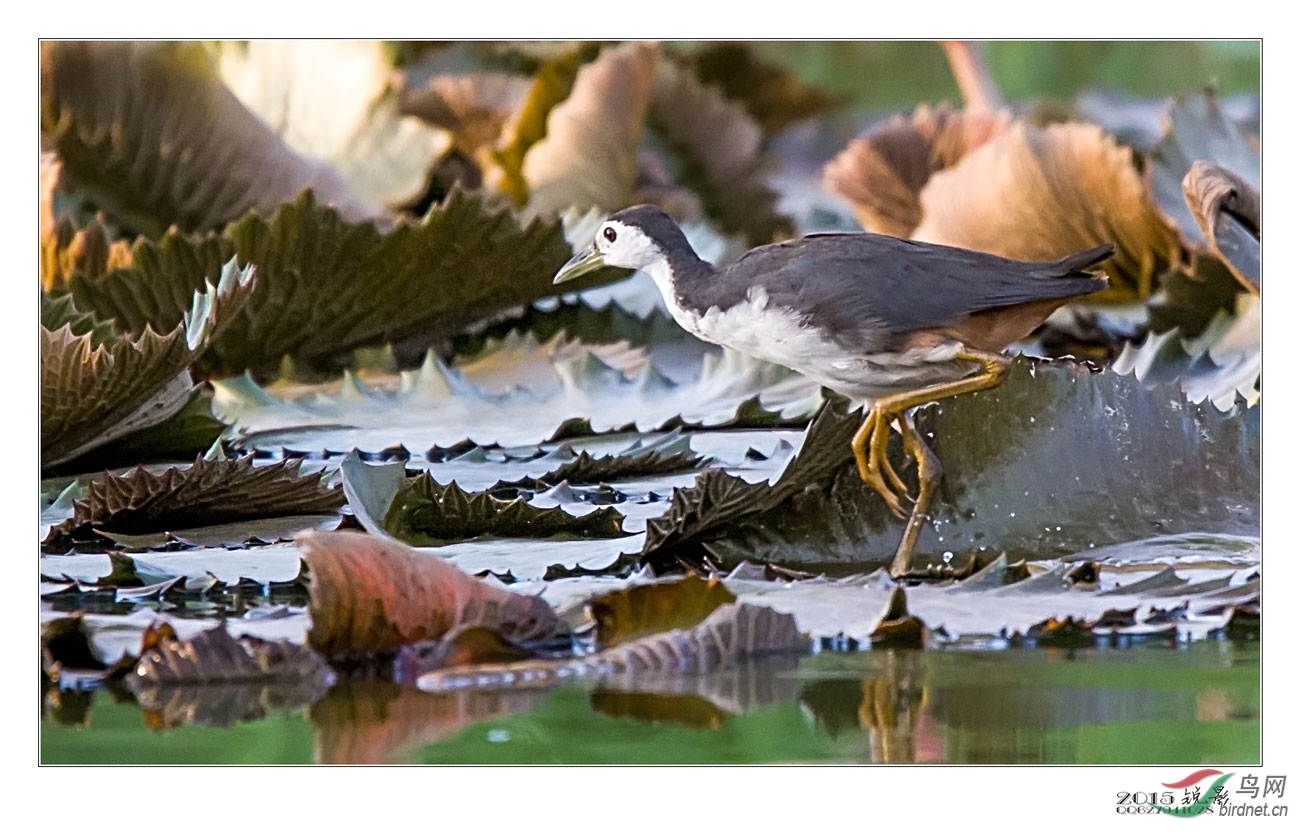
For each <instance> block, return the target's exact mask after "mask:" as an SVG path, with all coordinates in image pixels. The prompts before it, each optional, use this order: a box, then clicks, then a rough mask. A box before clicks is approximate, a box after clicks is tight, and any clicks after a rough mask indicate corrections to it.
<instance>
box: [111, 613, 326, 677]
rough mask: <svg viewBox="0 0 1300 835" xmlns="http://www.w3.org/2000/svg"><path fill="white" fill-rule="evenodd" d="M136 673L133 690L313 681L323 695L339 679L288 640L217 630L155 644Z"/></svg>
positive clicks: (314, 656)
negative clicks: (237, 638)
mask: <svg viewBox="0 0 1300 835" xmlns="http://www.w3.org/2000/svg"><path fill="white" fill-rule="evenodd" d="M149 643H152V646H151V647H149V648H147V649H145V650H143V651H142V652H141V653H140V658H139V660H138V661H137V662H136V664H135V667H134V670H133V671H132V676H131V683H132V686H133V687H134V688H141V689H143V688H147V687H149V686H151V685H152V686H158V685H178V684H243V683H252V682H257V683H262V682H267V681H272V680H275V679H286V680H289V681H293V682H311V683H314V684H315V687H316V689H317V692H323V691H324V690H325V688H326V687H328V686H329V685H330V684H331V683H333V680H334V673H333V671H332V670H331V669H330V667H329V665H328V664H326V663H325V659H323V658H321V657H320V656H319V655H317V654H316V653H315V652H313V651H312V650H311V649H310V648H308V647H305V646H303V645H302V644H295V643H291V642H289V641H263V640H261V639H259V638H252V637H245V638H241V639H239V640H236V639H235V638H233V637H231V635H230V633H229V632H227V631H226V627H225V626H224V625H221V624H219V625H217V626H214V627H213V628H211V629H208V630H206V631H204V632H200V633H199V634H198V635H195V636H194V637H193V638H191V639H189V640H187V641H182V640H178V639H177V638H176V637H175V634H174V633H173V635H172V637H170V638H162V639H161V640H154V641H152V642H149Z"/></svg>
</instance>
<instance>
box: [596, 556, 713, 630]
mask: <svg viewBox="0 0 1300 835" xmlns="http://www.w3.org/2000/svg"><path fill="white" fill-rule="evenodd" d="M735 601H736V596H735V595H734V594H732V593H731V592H730V591H728V590H727V587H726V586H724V585H723V584H722V581H721V580H718V579H717V578H710V579H708V580H704V579H702V578H701V577H700V576H699V575H697V574H693V573H692V574H688V575H687V576H686V577H685V578H683V579H681V580H673V581H669V582H662V583H649V584H647V585H642V586H632V587H631V588H627V589H620V590H619V591H613V592H609V593H608V594H603V595H601V596H600V597H597V598H595V599H594V600H591V601H589V602H588V603H587V609H588V611H589V612H590V613H591V616H592V618H593V619H594V620H595V621H596V645H597V646H599V647H601V648H607V647H612V646H616V645H618V644H624V643H627V642H629V641H633V640H635V639H637V638H642V637H645V636H647V635H654V634H656V633H659V632H667V631H669V630H672V629H689V628H691V627H693V626H695V625H696V624H698V623H700V622H701V621H702V620H704V619H705V618H706V617H708V616H709V615H710V614H711V613H712V612H713V610H714V609H717V608H718V607H719V606H722V605H724V604H726V603H734V602H735Z"/></svg>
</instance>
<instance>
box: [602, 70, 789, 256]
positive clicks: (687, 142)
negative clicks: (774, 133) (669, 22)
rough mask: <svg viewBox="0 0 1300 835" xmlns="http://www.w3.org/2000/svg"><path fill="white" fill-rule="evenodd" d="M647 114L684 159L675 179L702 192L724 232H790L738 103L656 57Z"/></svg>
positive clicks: (755, 129)
mask: <svg viewBox="0 0 1300 835" xmlns="http://www.w3.org/2000/svg"><path fill="white" fill-rule="evenodd" d="M650 116H651V123H652V125H653V126H654V128H655V129H656V131H657V132H658V133H659V134H660V135H662V136H663V138H664V139H665V140H667V142H668V145H669V146H670V147H671V148H672V149H673V150H674V151H675V152H676V154H677V155H678V156H679V157H680V158H681V160H682V162H683V172H682V175H681V176H680V177H679V178H678V179H679V181H680V182H681V183H682V184H683V185H686V186H689V187H690V188H692V189H694V191H695V192H697V193H698V194H699V195H700V198H701V199H702V201H703V204H704V209H705V212H706V213H707V214H708V215H709V216H710V217H713V218H716V219H717V220H718V223H719V224H720V226H721V227H722V230H723V231H724V232H728V233H743V234H744V235H745V236H746V237H747V238H748V239H749V240H750V241H751V242H753V243H756V244H765V243H771V242H772V241H773V240H776V239H779V238H781V237H785V236H788V235H789V234H790V232H791V231H792V230H791V226H790V223H789V221H788V220H787V219H786V218H783V217H781V216H780V215H778V214H777V212H776V194H775V193H774V192H773V191H772V190H771V189H769V188H768V187H767V183H766V181H765V179H764V175H765V174H766V173H767V169H768V167H769V163H770V160H768V159H767V157H765V156H764V155H763V153H762V143H763V131H762V129H761V128H760V127H759V126H758V123H757V122H755V121H754V120H753V119H752V118H751V117H750V116H749V114H748V113H746V112H745V108H744V107H743V106H742V105H741V104H740V103H738V102H735V101H731V100H729V99H727V98H726V97H724V96H723V95H722V93H721V92H720V91H719V90H717V89H716V88H713V87H707V86H705V85H704V84H702V83H701V82H700V81H699V80H697V79H696V78H695V77H694V76H693V75H692V74H691V72H690V71H689V70H688V69H686V68H684V67H681V66H678V65H677V64H674V63H672V62H671V61H660V62H659V65H658V67H657V68H656V69H655V80H654V92H653V101H652V103H651V113H650ZM596 205H605V204H600V203H596ZM679 219H680V218H679Z"/></svg>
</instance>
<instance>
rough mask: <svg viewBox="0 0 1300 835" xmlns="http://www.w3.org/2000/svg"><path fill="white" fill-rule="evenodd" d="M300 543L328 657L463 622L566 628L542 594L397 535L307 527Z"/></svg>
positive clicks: (314, 636)
mask: <svg viewBox="0 0 1300 835" xmlns="http://www.w3.org/2000/svg"><path fill="white" fill-rule="evenodd" d="M295 542H297V543H298V544H299V545H301V546H302V557H303V561H304V562H305V563H306V564H307V568H308V570H309V571H310V572H311V585H310V590H311V606H310V611H311V620H312V625H311V631H310V632H309V633H308V635H307V639H308V642H309V643H310V644H311V646H312V647H314V648H315V649H316V650H317V651H318V652H320V653H322V654H323V655H325V656H326V657H328V658H340V657H342V658H348V657H360V656H375V655H381V654H385V653H392V652H394V651H396V650H397V649H398V648H399V647H401V646H403V645H406V644H412V643H415V642H417V641H430V640H436V639H438V638H440V637H442V636H443V635H444V634H446V633H447V632H449V631H450V630H452V629H453V628H455V627H458V626H467V625H472V626H485V627H489V628H492V629H496V630H498V631H499V632H500V633H501V634H502V635H503V636H505V637H506V638H507V639H509V640H512V641H527V640H533V639H539V638H544V637H548V636H552V635H556V634H559V633H560V632H562V623H561V621H560V620H559V618H558V617H556V615H555V612H554V611H553V610H552V609H551V607H550V605H549V604H548V603H547V602H546V601H544V600H543V599H542V598H541V597H529V596H525V595H521V594H515V593H513V592H510V591H506V590H505V589H502V588H499V587H497V586H493V585H489V584H488V583H485V582H483V581H482V580H479V579H477V578H475V577H471V576H470V575H468V574H466V573H465V572H463V571H461V570H460V569H458V568H456V567H455V566H453V565H451V564H450V563H448V562H447V561H446V560H444V559H442V558H441V557H437V556H433V555H431V554H421V553H420V552H418V551H415V550H414V549H412V548H410V547H408V546H406V545H403V544H402V543H400V542H395V541H393V540H389V539H381V538H379V537H376V536H371V535H369V534H364V533H355V532H350V531H340V532H333V533H325V532H322V531H307V532H304V533H301V534H299V535H298V536H297V537H296V539H295Z"/></svg>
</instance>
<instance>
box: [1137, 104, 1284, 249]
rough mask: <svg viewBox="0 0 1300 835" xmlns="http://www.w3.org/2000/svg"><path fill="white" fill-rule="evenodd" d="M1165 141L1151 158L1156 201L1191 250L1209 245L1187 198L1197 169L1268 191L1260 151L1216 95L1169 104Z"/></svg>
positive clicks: (1152, 187) (1161, 140) (1151, 179)
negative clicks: (1211, 168)
mask: <svg viewBox="0 0 1300 835" xmlns="http://www.w3.org/2000/svg"><path fill="white" fill-rule="evenodd" d="M1165 122H1166V125H1165V135H1164V136H1163V137H1162V138H1161V139H1160V141H1159V142H1158V143H1156V146H1155V147H1154V148H1152V149H1151V154H1150V175H1149V176H1150V184H1151V196H1152V199H1153V200H1154V201H1155V204H1156V205H1157V206H1159V207H1160V211H1161V212H1163V213H1164V215H1165V217H1166V218H1167V219H1168V221H1169V223H1171V224H1173V225H1174V227H1175V228H1176V229H1177V230H1178V232H1179V234H1181V235H1182V238H1183V242H1184V243H1185V244H1186V245H1187V246H1188V247H1191V248H1199V247H1204V246H1206V245H1207V243H1208V242H1207V240H1206V237H1205V234H1204V233H1203V232H1202V230H1201V227H1200V226H1199V225H1198V224H1197V222H1196V218H1195V214H1194V213H1193V211H1192V209H1191V207H1190V206H1189V205H1188V203H1187V200H1186V198H1185V197H1184V196H1183V180H1184V179H1186V177H1187V174H1188V172H1190V171H1191V169H1192V165H1193V164H1194V163H1196V162H1198V161H1201V162H1208V163H1211V164H1213V165H1216V166H1219V167H1220V168H1224V169H1227V170H1228V171H1230V172H1232V173H1233V174H1235V175H1237V176H1238V177H1240V178H1241V179H1242V180H1243V181H1244V183H1245V184H1246V185H1247V186H1249V187H1250V188H1252V189H1254V190H1255V192H1256V193H1258V192H1260V191H1261V190H1262V181H1261V177H1262V171H1261V170H1260V161H1259V153H1258V151H1257V150H1256V149H1255V148H1253V147H1252V146H1251V143H1250V141H1249V140H1248V139H1247V137H1246V135H1245V134H1244V133H1242V131H1241V129H1240V128H1238V127H1237V126H1236V125H1235V124H1233V122H1232V121H1231V120H1229V119H1228V118H1227V117H1226V116H1225V115H1224V113H1223V111H1222V109H1220V107H1219V102H1218V98H1217V97H1216V96H1215V95H1214V92H1213V91H1212V90H1206V91H1204V92H1201V93H1192V94H1187V95H1183V96H1179V97H1178V98H1176V99H1174V100H1173V101H1171V102H1170V103H1169V107H1168V111H1167V112H1166V116H1165Z"/></svg>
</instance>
